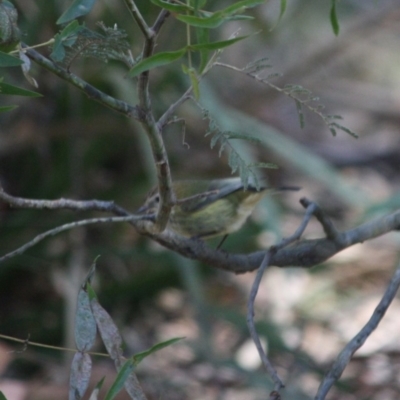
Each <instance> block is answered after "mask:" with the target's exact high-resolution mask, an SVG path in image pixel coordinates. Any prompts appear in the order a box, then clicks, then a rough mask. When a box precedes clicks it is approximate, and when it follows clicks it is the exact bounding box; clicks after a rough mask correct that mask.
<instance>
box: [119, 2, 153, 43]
mask: <svg viewBox="0 0 400 400" xmlns="http://www.w3.org/2000/svg"><path fill="white" fill-rule="evenodd" d="M125 4H126V6H127V7H128V9H129V11H130V12H131V14H132V17H133V19H134V20H135V21H136V23H137V24H138V26H139V28H140V30H141V31H142V33H143V35H144V36H145V38H146V39H150V38H152V37H153V36H154V32H153V30H152V29H150V28H149V26H148V25H147V23H146V21H145V20H144V18H143V16H142V14H141V13H140V11H139V9H138V8H137V6H136V4H135V2H134V1H133V0H125Z"/></svg>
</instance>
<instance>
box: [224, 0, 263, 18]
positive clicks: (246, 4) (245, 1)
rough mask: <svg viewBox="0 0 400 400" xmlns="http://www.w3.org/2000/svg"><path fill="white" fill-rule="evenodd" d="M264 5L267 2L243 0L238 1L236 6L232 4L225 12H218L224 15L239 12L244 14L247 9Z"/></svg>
mask: <svg viewBox="0 0 400 400" xmlns="http://www.w3.org/2000/svg"><path fill="white" fill-rule="evenodd" d="M262 3H265V0H242V1H238V2H237V3H235V4H232V5H231V6H229V7H226V8H224V9H223V10H220V11H217V13H218V14H224V15H232V14H235V13H238V12H243V11H244V10H246V9H247V8H253V7H256V6H258V5H260V4H262Z"/></svg>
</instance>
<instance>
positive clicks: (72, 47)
mask: <svg viewBox="0 0 400 400" xmlns="http://www.w3.org/2000/svg"><path fill="white" fill-rule="evenodd" d="M97 25H98V26H99V28H100V30H101V32H95V31H92V30H90V29H88V28H87V27H85V26H83V25H81V26H79V29H78V28H76V29H73V30H70V32H66V33H65V34H63V32H64V31H62V32H61V33H60V34H58V35H57V36H56V38H55V39H56V44H55V46H56V45H57V50H58V51H59V53H58V52H57V53H55V49H54V48H55V46H54V48H53V53H55V54H54V56H53V53H52V58H53V59H55V61H57V62H59V63H60V64H61V65H63V66H64V67H66V68H67V69H69V68H70V67H71V65H72V63H73V62H74V61H75V60H77V59H79V58H82V57H92V58H96V59H98V60H101V61H103V62H108V61H109V60H118V61H121V62H123V63H124V64H126V65H127V66H128V67H129V68H131V67H132V66H133V65H134V60H133V57H132V54H131V51H130V45H129V43H128V41H127V40H126V37H127V34H126V33H125V32H124V31H123V30H120V29H118V28H117V27H116V26H115V27H113V28H110V27H106V26H105V25H104V24H103V23H102V22H99V23H98V24H97ZM60 50H61V51H60Z"/></svg>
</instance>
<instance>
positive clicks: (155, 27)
mask: <svg viewBox="0 0 400 400" xmlns="http://www.w3.org/2000/svg"><path fill="white" fill-rule="evenodd" d="M169 15H170V12H169V11H168V10H165V9H162V10H161V11H160V14H158V17H157V19H156V20H155V22H154V25H153V26H152V28H151V29H152V30H153V32H154V33H155V34H156V35H158V33H159V32H160V29H161V27H162V26H163V25H164V22H165V21H166V19H167V18H168V17H169Z"/></svg>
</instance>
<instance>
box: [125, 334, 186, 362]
mask: <svg viewBox="0 0 400 400" xmlns="http://www.w3.org/2000/svg"><path fill="white" fill-rule="evenodd" d="M182 339H184V337H176V338H172V339H169V340H166V341H165V342H160V343H157V344H155V345H154V346H152V347H150V349H148V350H145V351H142V352H141V353H137V354H135V355H134V356H133V357H132V358H133V360H134V363H135V365H137V364H139V363H140V362H141V361H142V360H143V359H144V358H146V357H148V356H149V355H150V354H153V353H155V352H156V351H159V350H161V349H163V348H164V347H168V346H171V345H173V344H174V343H176V342H179V340H182Z"/></svg>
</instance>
